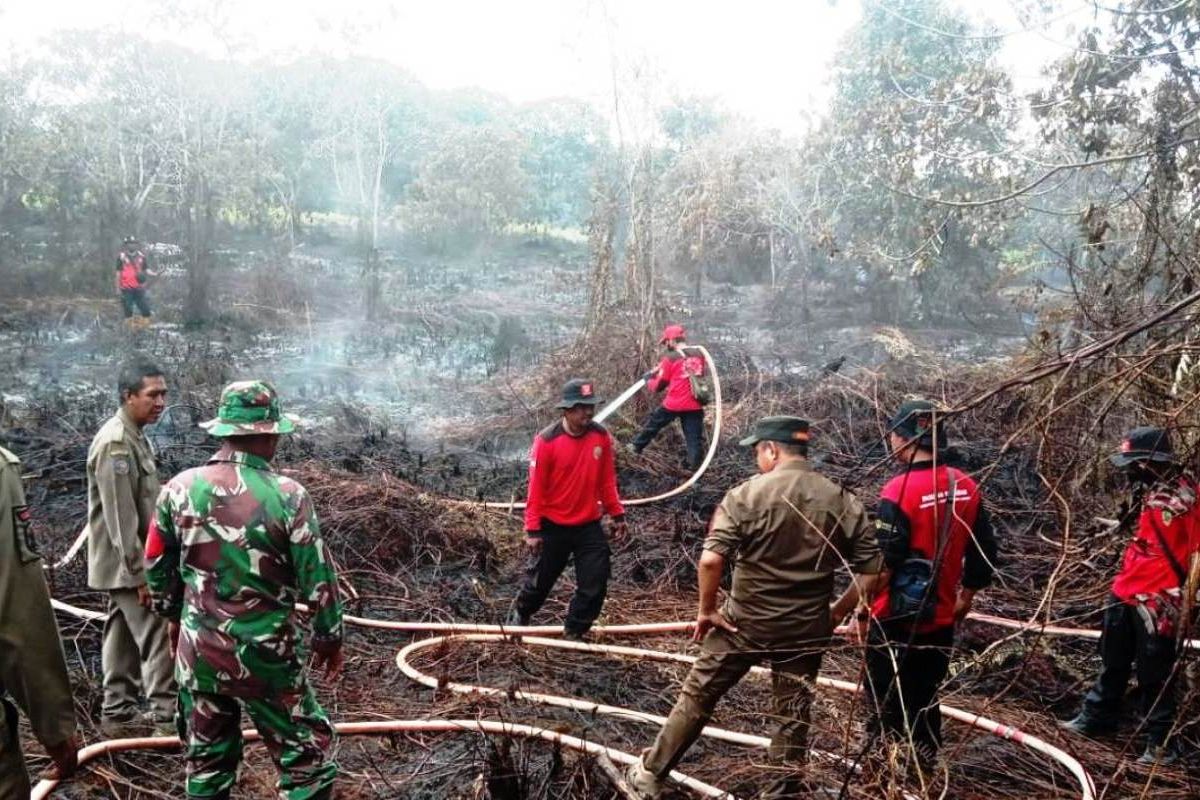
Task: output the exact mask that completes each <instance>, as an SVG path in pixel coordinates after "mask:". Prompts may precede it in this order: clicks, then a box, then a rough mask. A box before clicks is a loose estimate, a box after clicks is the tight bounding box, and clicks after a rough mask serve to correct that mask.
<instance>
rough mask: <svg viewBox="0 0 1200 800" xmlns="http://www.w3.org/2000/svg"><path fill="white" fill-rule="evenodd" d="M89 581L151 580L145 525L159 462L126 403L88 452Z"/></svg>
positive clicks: (104, 585)
mask: <svg viewBox="0 0 1200 800" xmlns="http://www.w3.org/2000/svg"><path fill="white" fill-rule="evenodd" d="M87 483H88V586H90V587H92V588H93V589H101V590H107V589H134V588H137V587H138V586H141V585H142V584H144V583H145V582H146V576H145V574H144V568H143V565H142V554H143V550H144V549H145V542H146V531H147V530H148V529H149V527H150V520H151V519H153V518H154V502H155V500H157V499H158V490H159V482H158V468H157V466H156V465H155V463H154V453H153V451H152V450H151V449H150V443H149V442H148V441H147V440H146V437H145V436H144V435H143V434H142V432H141V430H140V429H139V428H138V426H137V425H135V424H134V423H133V422H132V421H131V420H130V419H129V415H128V414H127V413H126V412H125V409H124V408H122V409H121V410H120V411H118V412H117V413H116V414H114V415H113V417H112V418H111V419H110V420H109V421H108V422H106V423H104V425H102V426H101V428H100V431H99V432H98V433H97V434H96V438H94V439H92V446H91V447H90V448H88V458H87Z"/></svg>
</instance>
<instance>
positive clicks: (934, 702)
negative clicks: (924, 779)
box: [860, 400, 996, 770]
mask: <svg viewBox="0 0 1200 800" xmlns="http://www.w3.org/2000/svg"><path fill="white" fill-rule="evenodd" d="M934 414H935V410H934V407H933V405H932V404H931V403H929V402H928V401H925V400H910V401H908V402H906V403H904V404H903V405H901V406H900V409H899V410H898V411H897V412H896V415H895V416H894V417H893V418H892V422H891V427H890V428H889V431H890V432H889V444H890V446H891V450H892V455H893V457H894V458H895V459H896V461H897V462H899V464H900V472H899V474H897V475H896V476H895V477H893V478H892V479H891V480H890V481H888V483H887V484H886V485H885V486H884V488H883V491H882V492H881V494H880V500H879V508H878V511H877V514H876V523H875V533H876V537H877V538H878V540H879V546H880V549H881V550H882V551H883V556H884V562H885V564H886V566H887V568H888V570H890V572H891V576H890V579H889V580H887V581H882V582H881V584H880V585H881V590H880V591H879V592H878V593H877V594H876V596H875V598H874V601H873V602H872V604H871V618H872V619H871V624H870V630H869V632H868V635H867V645H868V647H867V681H866V686H867V690H868V699H869V702H870V703H871V711H872V721H871V730H872V731H873V732H874V733H879V734H881V735H882V736H883V737H884V739H885V741H888V742H894V743H902V744H908V743H911V745H912V748H913V753H912V755H913V756H915V762H916V764H917V766H918V767H919V768H921V769H924V770H929V769H931V768H932V767H933V766H934V764H935V760H936V757H937V752H938V749H939V747H940V746H941V740H942V735H941V730H942V719H941V713H940V711H939V709H938V696H937V695H938V688H939V687H940V686H941V683H942V681H943V680H944V679H945V677H946V672H947V670H948V669H949V666H950V652H951V650H952V648H953V646H954V627H955V625H956V623H958V622H959V621H960V620H962V619H963V618H964V617H965V616H966V615H967V613H968V612H969V611H970V610H971V603H972V601H973V599H974V597H975V593H976V592H977V591H978V590H980V589H982V588H984V587H986V586H987V585H988V584H990V583H991V581H992V574H993V572H994V564H995V560H996V540H995V536H994V534H993V532H992V526H991V523H990V521H989V519H988V515H987V512H986V510H985V509H984V507H983V502H982V499H981V497H980V494H979V487H978V486H977V485H976V484H975V481H973V480H972V479H971V478H970V477H969V476H967V475H966V474H965V473H963V472H961V471H960V470H958V469H956V468H954V467H950V466H947V465H946V464H945V463H943V458H944V454H945V452H946V435H945V431H944V430H943V429H942V426H941V424H940V422H938V421H937V420H935V418H934ZM860 622H861V619H860Z"/></svg>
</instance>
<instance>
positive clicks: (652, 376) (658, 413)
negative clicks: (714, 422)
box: [629, 325, 707, 471]
mask: <svg viewBox="0 0 1200 800" xmlns="http://www.w3.org/2000/svg"><path fill="white" fill-rule="evenodd" d="M685 341H686V332H685V331H684V329H683V326H682V325H668V326H667V327H666V328H664V329H663V333H662V338H661V339H660V340H659V343H660V344H662V345H665V346H666V353H665V354H664V355H663V358H662V361H661V362H659V365H658V368H657V369H654V370H651V371H650V372H647V373H646V374H645V375H644V376H643V377H644V378H645V380H646V387H647V388H648V389H649V390H650V391H651V392H656V393H657V392H661V391H662V390H663V389H666V390H667V394H666V397H664V398H663V401H662V405H660V406H659V407H658V408H656V409H654V411H652V412H651V413H650V416H649V417H647V418H646V422H645V424H644V425H643V426H642V429H641V430H640V431H638V434H637V436H635V437H634V439H633V441H632V442H631V443H630V444H629V449H630V451H632V452H633V453H634V455H639V454H641V452H642V451H643V450H645V449H646V447H647V446H648V445H649V444H650V443H651V442H652V441H654V437H656V436H658V434H659V431H661V430H662V429H663V428H665V427H667V426H668V425H670V424H671V423H672V422H674V421H675V420H679V427H680V428H681V429H682V430H683V441H684V445H685V446H686V448H687V464H688V469H691V470H693V471H694V470H696V469H698V468H699V466H700V461H701V459H702V453H703V452H704V405H703V403H702V402H701V399H700V398H697V397H696V395H695V392H694V391H693V389H692V377H699V376H701V375H703V374H704V368H705V367H704V359H703V358H701V357H700V356H698V355H695V356H687V355H684V353H683V351H682V350H680V346H681V345H683V344H684V343H685ZM706 402H707V400H706Z"/></svg>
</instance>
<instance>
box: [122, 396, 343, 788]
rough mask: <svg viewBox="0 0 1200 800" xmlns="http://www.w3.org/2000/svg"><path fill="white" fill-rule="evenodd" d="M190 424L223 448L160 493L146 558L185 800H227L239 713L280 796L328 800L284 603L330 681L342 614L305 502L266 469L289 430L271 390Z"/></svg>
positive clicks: (319, 724) (310, 699)
mask: <svg viewBox="0 0 1200 800" xmlns="http://www.w3.org/2000/svg"><path fill="white" fill-rule="evenodd" d="M202 424H203V426H204V427H205V428H207V429H208V432H209V433H210V434H211V435H212V436H216V437H219V438H223V439H224V440H225V441H224V445H223V447H222V448H221V449H220V450H219V451H218V452H217V454H216V455H214V456H213V457H212V459H210V460H209V462H208V464H206V465H205V466H203V467H197V468H195V469H190V470H187V471H186V472H182V473H180V474H179V475H176V476H175V477H174V478H172V479H171V480H170V482H168V483H167V485H166V486H165V487H164V488H163V491H162V494H161V495H160V496H159V499H158V508H157V513H156V516H155V521H154V524H153V525H152V526H151V528H150V534H149V536H148V537H147V540H146V554H145V555H146V576H147V582H148V584H149V586H150V591H151V593H152V595H153V598H154V610H155V612H156V613H158V614H161V615H162V616H164V617H166V618H167V619H168V620H170V621H171V625H172V634H173V637H174V638H175V640H176V641H177V645H176V660H175V676H176V679H177V680H178V682H179V706H178V709H179V714H178V716H177V717H176V722H177V724H178V726H179V732H180V738H181V739H182V740H183V742H184V744H185V745H186V747H187V796H188V797H189V798H201V797H203V798H228V797H229V795H230V791H231V790H232V787H233V784H234V781H235V779H236V773H237V766H238V763H239V762H240V760H241V755H242V736H241V731H240V725H239V723H240V720H241V708H245V709H246V713H247V714H249V716H250V719H251V720H252V721H253V722H254V726H255V727H256V728H257V729H258V731H259V733H261V734H262V737H263V741H264V742H265V743H266V746H267V749H268V750H269V751H270V754H271V758H272V759H273V760H274V761H275V764H276V766H277V767H278V769H279V771H280V779H279V783H278V785H277V786H278V790H279V797H281V798H286V800H314V799H316V798H329V797H332V793H333V780H334V776H335V775H336V774H337V764H336V763H335V762H334V761H333V760H332V757H331V753H330V750H331V748H332V745H333V740H334V729H333V726H332V725H331V724H330V722H329V719H328V717H327V716H326V715H325V712H324V711H323V710H322V709H321V706H320V705H318V703H317V700H316V698H315V697H314V696H313V692H312V689H311V688H310V687H309V684H308V681H307V679H306V677H307V670H306V669H305V666H304V662H305V658H304V652H303V649H302V646H301V644H300V643H299V642H298V641H297V640H298V638H299V636H298V633H299V631H298V625H297V614H296V603H297V602H303V603H306V604H307V605H308V607H309V608H310V610H311V612H312V651H313V666H314V667H316V668H324V670H325V675H326V677H329V678H336V677H337V675H338V673H339V672H340V670H341V665H342V649H341V647H342V609H341V606H340V604H339V602H338V596H337V576H336V575H335V573H334V569H333V565H332V562H331V561H330V559H329V557H328V556H327V555H326V553H325V546H324V543H323V541H322V539H321V532H320V528H319V526H318V525H317V518H316V514H315V513H314V511H313V505H312V500H311V499H310V498H309V496H308V494H307V493H306V492H305V491H304V487H302V486H301V485H300V484H298V483H296V482H295V481H293V480H291V479H290V478H285V477H283V476H282V475H279V474H278V473H276V472H274V471H272V469H271V465H270V463H269V462H270V460H271V458H273V457H274V455H275V448H276V446H277V445H278V443H279V435H280V434H285V433H290V432H291V431H292V430H294V423H293V421H292V420H291V419H290V418H289V417H288V416H285V415H284V414H283V413H282V409H281V406H280V402H279V398H278V397H277V396H276V394H275V390H274V389H273V388H272V387H271V386H270V384H268V383H265V382H263V381H243V382H239V383H233V384H230V385H229V386H227V387H226V388H225V391H224V392H222V394H221V407H220V410H219V412H218V416H217V418H216V419H214V420H211V421H209V422H206V423H202ZM239 705H240V707H239Z"/></svg>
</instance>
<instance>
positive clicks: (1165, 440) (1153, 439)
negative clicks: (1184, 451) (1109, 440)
mask: <svg viewBox="0 0 1200 800" xmlns="http://www.w3.org/2000/svg"><path fill="white" fill-rule="evenodd" d="M1108 460H1109V461H1111V462H1112V463H1113V464H1115V465H1116V466H1118V467H1127V466H1129V465H1130V464H1132V463H1133V462H1135V461H1163V462H1166V463H1168V464H1173V463H1175V449H1174V448H1173V447H1171V435H1170V434H1169V433H1168V432H1167V430H1166V428H1151V427H1149V426H1146V427H1141V428H1134V429H1133V430H1131V431H1130V432H1129V433H1127V434H1125V438H1123V439H1122V440H1121V450H1120V451H1119V452H1117V453H1113V454H1112V455H1111V456H1109V457H1108Z"/></svg>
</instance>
